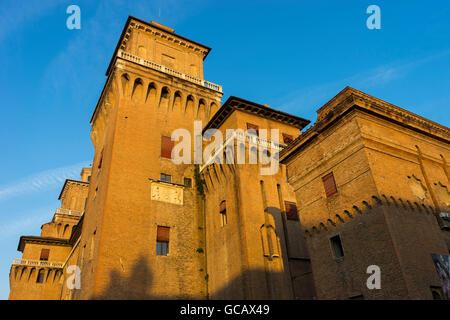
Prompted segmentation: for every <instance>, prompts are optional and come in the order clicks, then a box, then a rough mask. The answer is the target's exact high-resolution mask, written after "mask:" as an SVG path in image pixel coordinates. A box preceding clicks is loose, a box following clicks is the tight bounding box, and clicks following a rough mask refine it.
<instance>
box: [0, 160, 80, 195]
mask: <svg viewBox="0 0 450 320" xmlns="http://www.w3.org/2000/svg"><path fill="white" fill-rule="evenodd" d="M87 165H89V162H88V161H83V162H79V163H76V164H73V165H70V166H66V167H60V168H56V169H51V170H46V171H42V172H39V173H36V174H34V175H31V176H29V177H26V178H24V179H22V180H19V181H17V182H14V183H11V184H9V185H5V186H0V201H2V200H7V199H10V198H12V197H16V196H18V195H21V194H25V193H30V192H37V191H43V190H46V189H48V188H51V187H55V186H58V185H61V183H62V182H64V181H65V180H66V179H74V178H78V177H79V174H80V172H81V168H83V167H86V166H87Z"/></svg>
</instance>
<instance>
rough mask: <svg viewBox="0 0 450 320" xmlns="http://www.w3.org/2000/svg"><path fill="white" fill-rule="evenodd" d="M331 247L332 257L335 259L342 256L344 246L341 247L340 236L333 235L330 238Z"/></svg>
mask: <svg viewBox="0 0 450 320" xmlns="http://www.w3.org/2000/svg"><path fill="white" fill-rule="evenodd" d="M330 242H331V248H332V249H333V253H334V257H335V258H336V259H339V258H342V257H344V248H343V247H342V242H341V237H340V236H334V237H332V238H330Z"/></svg>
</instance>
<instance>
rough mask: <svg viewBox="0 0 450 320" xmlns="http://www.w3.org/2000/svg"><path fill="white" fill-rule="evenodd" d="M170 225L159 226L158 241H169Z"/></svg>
mask: <svg viewBox="0 0 450 320" xmlns="http://www.w3.org/2000/svg"><path fill="white" fill-rule="evenodd" d="M169 232H170V228H169V227H159V226H158V229H157V232H156V241H158V242H169Z"/></svg>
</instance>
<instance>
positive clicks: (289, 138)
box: [283, 133, 294, 144]
mask: <svg viewBox="0 0 450 320" xmlns="http://www.w3.org/2000/svg"><path fill="white" fill-rule="evenodd" d="M292 141H294V137H293V136H291V135H290V134H286V133H283V142H284V143H285V144H288V143H291V142H292Z"/></svg>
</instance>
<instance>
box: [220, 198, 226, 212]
mask: <svg viewBox="0 0 450 320" xmlns="http://www.w3.org/2000/svg"><path fill="white" fill-rule="evenodd" d="M219 212H220V213H226V212H227V202H226V201H225V200H224V201H222V202H221V203H220V210H219Z"/></svg>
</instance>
